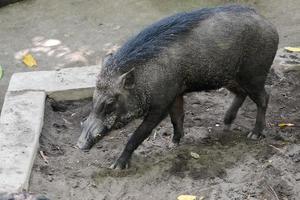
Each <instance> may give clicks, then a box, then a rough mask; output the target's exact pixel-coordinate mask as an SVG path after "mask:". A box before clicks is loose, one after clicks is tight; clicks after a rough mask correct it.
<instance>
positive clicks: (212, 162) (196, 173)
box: [30, 71, 300, 200]
mask: <svg viewBox="0 0 300 200" xmlns="http://www.w3.org/2000/svg"><path fill="white" fill-rule="evenodd" d="M299 84H300V74H299V71H298V72H297V71H290V72H288V73H286V74H285V77H284V78H279V77H278V76H276V74H275V73H273V72H271V75H270V78H269V80H268V85H267V88H268V90H269V91H270V92H271V99H270V104H269V109H268V113H267V128H266V132H265V134H266V138H263V139H261V140H259V141H251V140H248V139H247V138H246V136H247V134H248V132H249V131H250V130H251V128H252V127H253V125H254V121H255V115H256V106H255V104H254V103H253V102H252V101H250V100H249V99H247V100H246V102H245V104H244V105H243V107H242V108H241V110H240V112H239V114H238V117H237V119H236V121H235V125H234V126H233V130H232V131H231V132H228V133H225V132H223V131H222V126H223V125H222V119H223V116H224V113H225V111H226V109H227V108H228V107H229V105H230V102H231V100H232V96H231V94H230V93H229V92H228V91H227V90H225V89H221V90H218V91H212V92H209V93H206V92H201V93H193V94H188V95H187V96H186V97H185V113H186V115H185V132H186V135H185V137H184V139H183V140H182V142H181V145H180V146H179V147H176V148H174V147H172V146H171V145H170V144H171V142H170V141H171V136H172V131H173V129H172V125H171V123H170V120H169V118H167V119H165V120H164V121H163V122H162V123H161V124H160V125H159V126H158V127H157V128H156V129H155V130H154V131H153V133H152V135H151V136H150V138H149V139H148V140H146V141H144V143H143V144H142V145H141V146H140V147H139V148H138V150H136V151H135V153H134V156H133V158H132V162H131V168H130V169H128V170H123V171H118V170H111V169H109V168H108V167H109V166H110V165H111V164H112V163H113V162H114V160H115V159H116V158H117V157H118V156H119V155H120V153H121V151H122V149H123V148H124V145H125V144H126V141H127V139H128V137H129V135H130V134H131V133H132V132H133V131H134V130H135V129H136V127H137V126H138V124H139V123H140V122H141V121H140V120H136V121H134V122H132V123H131V124H129V125H128V126H127V127H125V128H123V129H121V130H116V131H113V132H111V134H110V135H109V136H107V137H105V138H104V139H103V140H102V141H100V142H99V143H98V144H96V145H95V146H94V148H92V149H91V151H90V152H88V153H84V152H81V151H80V150H78V149H76V148H74V145H75V144H76V141H77V139H78V137H79V135H80V132H81V130H80V121H83V119H84V118H85V117H86V116H87V115H88V113H89V111H90V109H91V101H90V99H87V100H83V101H76V102H59V103H54V102H53V101H51V100H48V102H47V109H46V115H45V116H46V117H45V124H44V129H43V132H42V136H41V138H40V144H41V146H40V149H39V150H40V151H42V152H43V153H44V154H45V155H46V156H47V157H48V163H46V162H45V161H44V160H43V159H42V157H41V156H40V155H38V156H37V159H36V161H35V164H34V168H33V173H32V176H31V180H30V192H34V193H40V194H44V195H46V196H48V197H49V198H50V199H52V200H56V199H64V200H65V199H72V200H92V199H94V200H102V199H103V200H104V199H105V200H117V199H122V200H140V199H145V200H152V199H153V200H160V199H161V200H169V199H170V200H171V199H176V198H177V196H179V195H181V194H191V195H196V196H198V197H204V199H222V200H223V199H230V200H232V199H238V200H240V199H268V200H270V199H276V200H278V199H280V200H285V199H289V200H290V199H293V200H296V199H300V145H299V143H300V128H299V125H300V112H299V109H300V100H299V99H300V87H299ZM282 122H288V123H293V124H295V125H298V127H288V128H284V129H280V128H279V127H278V124H279V123H282ZM191 152H194V153H197V154H199V158H198V159H195V158H193V157H192V156H191Z"/></svg>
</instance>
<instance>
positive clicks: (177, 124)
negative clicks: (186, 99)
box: [169, 96, 184, 144]
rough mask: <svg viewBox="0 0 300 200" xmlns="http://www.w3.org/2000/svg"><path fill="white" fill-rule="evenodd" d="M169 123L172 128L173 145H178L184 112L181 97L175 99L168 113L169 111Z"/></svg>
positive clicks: (181, 134) (181, 132)
mask: <svg viewBox="0 0 300 200" xmlns="http://www.w3.org/2000/svg"><path fill="white" fill-rule="evenodd" d="M169 114H170V117H171V122H172V124H173V128H174V135H173V139H172V141H173V143H175V144H179V142H180V139H181V138H182V137H183V135H184V132H183V119H184V110H183V96H178V97H176V99H175V101H174V103H173V105H172V107H171V109H170V111H169Z"/></svg>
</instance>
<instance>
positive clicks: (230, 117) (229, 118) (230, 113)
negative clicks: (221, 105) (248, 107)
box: [224, 85, 247, 131]
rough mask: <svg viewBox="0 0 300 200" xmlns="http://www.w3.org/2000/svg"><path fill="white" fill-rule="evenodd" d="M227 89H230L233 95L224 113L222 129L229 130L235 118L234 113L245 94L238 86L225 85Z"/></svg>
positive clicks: (240, 104) (236, 111) (243, 99)
mask: <svg viewBox="0 0 300 200" xmlns="http://www.w3.org/2000/svg"><path fill="white" fill-rule="evenodd" d="M226 88H227V89H228V90H229V91H231V92H232V93H233V94H235V97H234V99H233V101H232V103H231V105H230V107H229V109H228V110H227V111H226V113H225V117H224V125H225V126H224V131H229V130H230V128H231V124H232V122H233V121H234V119H235V118H236V115H237V113H238V111H239V109H240V107H241V106H242V105H243V103H244V101H245V99H246V97H247V94H246V93H245V92H243V91H242V89H240V88H239V86H237V85H236V86H235V87H232V86H231V87H226Z"/></svg>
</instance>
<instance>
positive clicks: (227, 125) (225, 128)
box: [223, 124, 231, 132]
mask: <svg viewBox="0 0 300 200" xmlns="http://www.w3.org/2000/svg"><path fill="white" fill-rule="evenodd" d="M230 130H231V124H225V125H224V128H223V131H224V132H229V131H230Z"/></svg>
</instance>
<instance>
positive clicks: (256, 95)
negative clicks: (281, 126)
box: [248, 88, 269, 139]
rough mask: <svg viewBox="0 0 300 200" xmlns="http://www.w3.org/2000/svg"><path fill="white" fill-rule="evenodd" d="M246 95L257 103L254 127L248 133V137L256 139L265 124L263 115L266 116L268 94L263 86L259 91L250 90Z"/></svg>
mask: <svg viewBox="0 0 300 200" xmlns="http://www.w3.org/2000/svg"><path fill="white" fill-rule="evenodd" d="M248 95H249V97H250V98H251V99H252V100H253V101H254V103H255V104H256V105H257V114H256V122H255V127H254V129H253V130H252V131H251V132H250V133H249V134H248V138H251V139H258V138H259V137H260V136H261V134H262V131H263V129H264V127H265V125H266V119H265V116H266V111H267V106H268V101H269V94H268V93H267V92H266V90H265V89H264V88H263V89H262V90H261V91H258V92H256V91H255V92H250V93H249V94H248Z"/></svg>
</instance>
